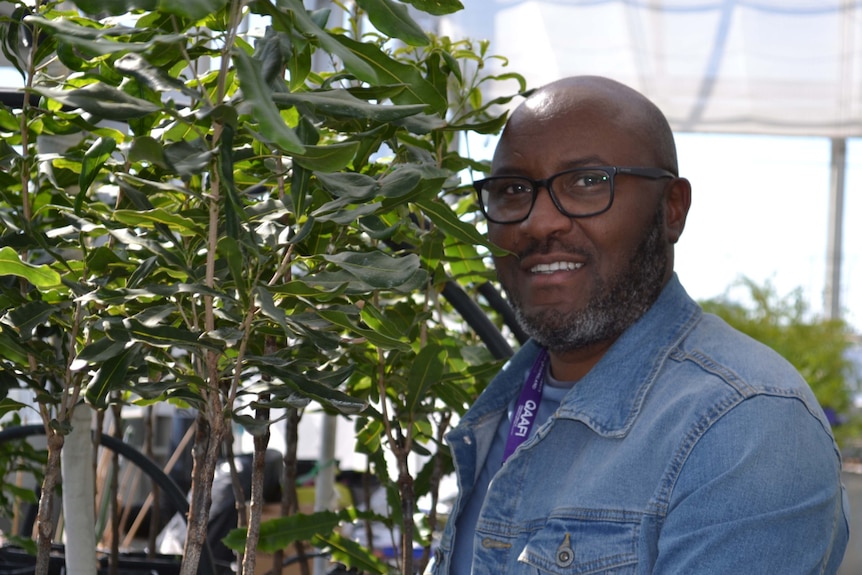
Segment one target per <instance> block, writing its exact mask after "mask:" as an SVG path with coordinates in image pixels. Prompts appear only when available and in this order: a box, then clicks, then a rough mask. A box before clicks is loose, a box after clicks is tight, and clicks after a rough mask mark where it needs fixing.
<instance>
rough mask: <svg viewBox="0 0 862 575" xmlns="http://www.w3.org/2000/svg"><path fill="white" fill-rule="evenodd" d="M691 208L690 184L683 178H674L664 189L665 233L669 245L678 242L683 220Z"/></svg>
mask: <svg viewBox="0 0 862 575" xmlns="http://www.w3.org/2000/svg"><path fill="white" fill-rule="evenodd" d="M690 207H691V183H690V182H689V181H688V180H686V179H685V178H676V179H675V180H673V181H672V182H671V183H670V185H669V186H668V187H667V188H665V212H664V213H665V221H664V225H665V233H666V234H667V239H668V241H669V242H670V243H672V244H675V243H676V242H678V241H679V238H680V236H681V235H682V231H683V229H685V218H686V217H687V216H688V209H689V208H690Z"/></svg>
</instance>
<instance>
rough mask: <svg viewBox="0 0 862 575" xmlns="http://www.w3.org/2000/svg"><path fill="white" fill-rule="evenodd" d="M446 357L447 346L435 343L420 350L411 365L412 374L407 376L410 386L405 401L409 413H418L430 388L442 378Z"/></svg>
mask: <svg viewBox="0 0 862 575" xmlns="http://www.w3.org/2000/svg"><path fill="white" fill-rule="evenodd" d="M446 357H447V353H446V348H444V347H442V346H440V345H437V344H433V343H432V344H429V345H426V346H425V347H423V348H422V349H421V350H420V351H419V354H418V355H417V356H416V359H415V360H414V361H413V363H412V364H411V366H410V375H409V376H407V381H408V385H409V387H408V389H407V396H406V398H405V401H406V406H407V410H408V413H416V410H417V408H418V407H419V404H420V403H421V402H422V400H423V399H424V398H425V394H426V393H427V391H428V389H430V388H431V386H432V385H434V384H435V383H438V382H439V381H440V380H441V378H442V377H443V372H444V370H445V367H446Z"/></svg>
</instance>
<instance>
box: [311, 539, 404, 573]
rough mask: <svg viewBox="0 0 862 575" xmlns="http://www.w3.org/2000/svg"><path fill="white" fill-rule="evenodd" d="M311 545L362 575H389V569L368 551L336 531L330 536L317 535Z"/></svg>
mask: <svg viewBox="0 0 862 575" xmlns="http://www.w3.org/2000/svg"><path fill="white" fill-rule="evenodd" d="M311 543H312V545H315V546H317V547H320V548H321V549H323V550H324V551H327V552H328V553H329V554H330V555H331V556H332V559H333V560H335V561H338V562H340V563H344V564H345V565H347V566H348V567H351V568H355V569H357V570H359V572H360V573H378V574H380V575H383V574H384V573H389V567H388V566H387V565H386V564H385V563H383V562H382V561H381V560H380V559H378V558H377V557H375V556H374V555H372V554H371V553H369V551H368V550H367V549H365V548H364V547H362V546H361V545H359V543H357V542H355V541H351V540H350V539H347V538H346V537H343V536H341V535H340V534H339V533H336V532H334V531H333V532H332V533H329V534H328V535H327V534H320V533H319V534H317V535H315V536H314V537H313V538H312V539H311Z"/></svg>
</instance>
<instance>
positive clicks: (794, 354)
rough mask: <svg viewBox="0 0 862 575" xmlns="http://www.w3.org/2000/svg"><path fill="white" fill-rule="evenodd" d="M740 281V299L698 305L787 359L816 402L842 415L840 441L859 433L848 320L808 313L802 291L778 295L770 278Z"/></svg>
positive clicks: (715, 300) (856, 383)
mask: <svg viewBox="0 0 862 575" xmlns="http://www.w3.org/2000/svg"><path fill="white" fill-rule="evenodd" d="M739 286H740V287H742V288H744V291H745V296H746V297H745V298H744V299H745V301H744V302H740V301H738V300H735V299H731V298H730V296H729V295H726V296H724V297H722V298H717V299H713V300H709V301H705V302H701V305H702V306H703V308H704V310H706V311H708V312H711V313H715V314H716V315H718V316H720V317H722V318H723V319H724V320H725V321H727V322H728V323H729V324H730V325H732V326H733V327H735V328H736V329H738V330H740V331H741V332H743V333H745V334H748V335H750V336H751V337H753V338H754V339H756V340H758V341H760V342H763V343H765V344H766V345H768V346H769V347H771V348H772V349H774V350H775V351H777V352H778V353H779V354H781V355H782V356H783V357H785V358H786V359H787V360H788V361H790V363H792V364H793V365H794V366H795V367H796V369H798V370H799V372H800V373H801V374H802V377H804V378H805V380H806V381H807V382H808V384H809V385H810V386H811V389H812V391H814V395H815V396H816V397H817V400H818V401H819V402H820V405H822V406H823V407H824V408H826V409H828V410H829V411H830V412H832V413H835V414H836V415H838V416H840V417H841V418H842V419H843V420H844V421H843V424H842V425H840V426H837V427H836V428H835V433H836V436H837V437H838V439H839V440H841V439H843V438H845V437H849V436H856V435H858V432H859V431H860V427H859V422H858V421H855V420H853V419H851V418H850V416H851V412H852V410H851V404H852V391H853V390H854V389H856V388H857V386H858V382H856V381H854V379H855V378H858V377H859V375H858V374H855V373H854V371H853V366H852V364H851V362H850V359H849V356H848V353H847V352H848V350H849V349H850V346H851V345H852V343H851V338H850V335H851V333H850V328H849V326H848V325H847V323H846V322H844V321H843V320H840V319H822V318H816V317H812V316H811V314H810V313H809V309H808V305H807V304H806V302H805V300H804V298H803V296H802V293H801V291H800V290H796V291H794V292H792V293H790V294H789V295H787V296H783V297H782V296H780V295H779V294H778V293H776V290H775V288H774V287H773V286H772V285H771V284H770V283H768V282H767V283H766V284H764V285H757V284H756V283H754V282H753V281H751V280H750V279H747V278H744V279H742V280H740V282H739ZM729 293H730V292H728V294H729Z"/></svg>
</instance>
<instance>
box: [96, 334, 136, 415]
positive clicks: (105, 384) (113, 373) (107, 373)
mask: <svg viewBox="0 0 862 575" xmlns="http://www.w3.org/2000/svg"><path fill="white" fill-rule="evenodd" d="M139 349H140V346H138V345H130V346H129V347H127V348H126V349H124V350H123V351H122V352H121V353H120V354H119V355H116V356H114V357H112V358H110V359H106V360H105V361H104V362H103V363H102V365H101V366H100V367H99V369H98V371H96V373H95V375H94V376H93V378H92V379H91V380H90V383H89V384H87V389H86V391H85V397H86V398H87V401H88V402H89V403H90V404H92V405H94V406H96V407H97V408H100V409H102V408H105V407H107V404H108V402H107V399H108V396H109V395H110V393H111V391H113V390H115V389H122V388H123V387H125V386H126V385H127V384H128V373H129V367H130V366H131V365H132V362H133V361H134V360H135V358H136V357H138V352H139Z"/></svg>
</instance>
